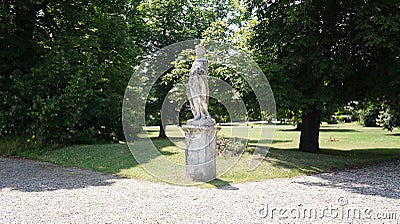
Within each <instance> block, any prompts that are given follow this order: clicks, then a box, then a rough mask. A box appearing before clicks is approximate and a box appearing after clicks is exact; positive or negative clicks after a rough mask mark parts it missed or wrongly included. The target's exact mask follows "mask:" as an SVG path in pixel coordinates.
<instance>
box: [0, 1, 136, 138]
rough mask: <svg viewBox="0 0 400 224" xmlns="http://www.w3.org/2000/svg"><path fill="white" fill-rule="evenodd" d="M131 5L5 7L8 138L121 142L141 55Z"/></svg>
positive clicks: (1, 73)
mask: <svg viewBox="0 0 400 224" xmlns="http://www.w3.org/2000/svg"><path fill="white" fill-rule="evenodd" d="M127 6H128V4H127V2H126V1H108V2H103V1H98V0H89V1H85V2H81V1H46V0H27V1H15V0H9V1H2V3H1V9H0V10H1V12H0V16H1V43H0V44H1V56H0V60H1V67H0V80H1V82H0V83H1V84H0V85H1V92H0V96H1V98H0V99H1V102H0V105H1V106H0V107H1V109H0V116H1V117H2V119H1V121H0V133H1V135H2V136H14V137H21V138H24V139H26V138H29V140H32V139H33V141H31V142H39V140H40V141H42V142H45V143H50V142H52V143H79V142H81V143H82V142H91V141H93V140H96V139H105V140H117V139H120V138H122V136H123V135H122V128H121V122H120V114H121V102H122V96H123V93H124V89H125V85H126V83H127V81H128V79H129V75H130V74H131V72H132V70H133V69H132V66H133V65H134V63H135V60H136V56H137V55H138V54H139V52H140V49H139V48H137V47H136V46H135V45H134V43H135V42H134V37H132V36H131V35H130V30H129V25H128V23H127V22H128V21H127V17H126V16H125V14H126V12H127V11H126V10H127ZM136 22H140V21H136ZM132 25H134V24H132ZM132 39H133V40H132Z"/></svg>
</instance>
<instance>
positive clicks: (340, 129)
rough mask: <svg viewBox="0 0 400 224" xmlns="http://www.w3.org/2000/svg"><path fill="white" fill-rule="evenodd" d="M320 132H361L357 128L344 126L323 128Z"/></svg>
mask: <svg viewBox="0 0 400 224" xmlns="http://www.w3.org/2000/svg"><path fill="white" fill-rule="evenodd" d="M319 131H320V132H360V131H359V130H355V129H344V128H321V129H319Z"/></svg>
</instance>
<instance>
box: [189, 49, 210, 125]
mask: <svg viewBox="0 0 400 224" xmlns="http://www.w3.org/2000/svg"><path fill="white" fill-rule="evenodd" d="M205 53H206V50H205V47H204V46H202V45H200V44H199V45H197V46H196V60H195V61H194V63H193V65H192V68H191V69H190V73H189V83H188V88H187V97H188V98H189V102H190V107H191V110H192V113H193V116H194V119H192V120H191V121H197V120H200V119H210V114H209V113H208V94H209V92H208V82H207V72H208V60H207V59H206V58H205V57H204V55H205Z"/></svg>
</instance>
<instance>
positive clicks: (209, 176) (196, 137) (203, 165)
mask: <svg viewBox="0 0 400 224" xmlns="http://www.w3.org/2000/svg"><path fill="white" fill-rule="evenodd" d="M209 121H211V120H209ZM190 123H191V124H190ZM190 123H189V124H188V125H183V126H182V129H183V130H184V131H185V140H186V149H185V156H186V176H187V177H189V178H191V179H193V180H194V181H204V182H207V181H210V180H213V179H215V177H216V138H217V128H216V127H215V121H213V119H212V121H211V122H208V123H210V124H209V125H199V124H193V123H195V122H190ZM196 123H197V122H196Z"/></svg>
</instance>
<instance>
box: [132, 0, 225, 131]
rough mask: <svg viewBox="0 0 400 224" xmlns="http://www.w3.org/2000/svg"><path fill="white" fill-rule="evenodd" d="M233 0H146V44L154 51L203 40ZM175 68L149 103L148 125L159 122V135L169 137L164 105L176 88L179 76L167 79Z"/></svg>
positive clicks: (143, 8) (158, 84)
mask: <svg viewBox="0 0 400 224" xmlns="http://www.w3.org/2000/svg"><path fill="white" fill-rule="evenodd" d="M227 2H228V3H229V1H226V2H225V1H205V2H198V1H190V0H172V1H162V0H156V1H154V0H152V1H144V2H143V3H142V4H141V5H140V6H139V10H140V12H141V13H142V15H143V20H144V21H145V22H146V34H147V41H146V42H145V43H144V47H145V49H146V52H147V53H153V52H155V51H157V50H159V49H161V48H163V47H166V46H168V45H171V44H173V43H176V42H179V41H185V40H192V39H200V38H201V34H202V33H203V31H204V30H206V28H207V27H209V26H210V24H211V23H212V22H213V21H215V20H217V19H218V18H222V17H224V16H225V15H226V13H228V12H227V10H226V9H224V7H222V6H224V5H225V4H228V3H227ZM171 71H172V70H169V71H166V73H165V74H162V75H161V77H160V79H159V80H157V81H156V83H155V85H154V87H153V89H152V90H151V92H150V97H149V99H148V102H147V104H146V117H147V121H148V124H153V125H155V124H158V125H159V127H160V132H159V138H165V137H166V134H165V130H164V126H163V125H162V122H161V106H162V102H163V101H164V98H165V97H166V96H167V94H168V92H169V91H170V90H171V89H172V87H173V85H174V83H176V82H177V81H178V80H176V79H164V78H163V77H165V75H167V74H168V73H169V72H171Z"/></svg>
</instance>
